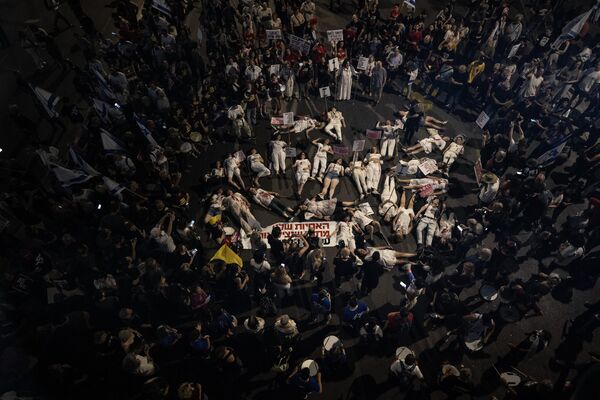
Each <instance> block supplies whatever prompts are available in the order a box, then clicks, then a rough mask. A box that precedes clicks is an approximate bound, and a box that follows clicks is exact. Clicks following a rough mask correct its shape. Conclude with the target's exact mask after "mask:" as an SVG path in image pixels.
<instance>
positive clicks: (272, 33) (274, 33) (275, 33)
mask: <svg viewBox="0 0 600 400" xmlns="http://www.w3.org/2000/svg"><path fill="white" fill-rule="evenodd" d="M265 32H266V34H267V39H269V40H276V39H281V38H282V36H281V29H265Z"/></svg>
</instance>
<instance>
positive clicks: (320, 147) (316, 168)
mask: <svg viewBox="0 0 600 400" xmlns="http://www.w3.org/2000/svg"><path fill="white" fill-rule="evenodd" d="M327 151H331V146H330V145H328V144H323V143H317V153H316V154H315V158H314V159H313V168H312V174H311V176H312V177H313V178H315V177H316V176H320V177H323V175H324V174H325V169H326V168H327V154H328V153H327Z"/></svg>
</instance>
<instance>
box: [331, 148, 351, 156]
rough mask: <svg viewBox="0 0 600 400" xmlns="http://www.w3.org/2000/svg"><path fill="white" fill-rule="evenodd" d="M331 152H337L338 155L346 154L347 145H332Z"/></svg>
mask: <svg viewBox="0 0 600 400" xmlns="http://www.w3.org/2000/svg"><path fill="white" fill-rule="evenodd" d="M333 153H334V154H339V155H342V156H343V155H346V154H348V147H347V146H333Z"/></svg>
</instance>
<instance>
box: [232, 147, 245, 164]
mask: <svg viewBox="0 0 600 400" xmlns="http://www.w3.org/2000/svg"><path fill="white" fill-rule="evenodd" d="M233 157H234V158H236V159H237V160H238V161H239V162H244V160H245V159H246V155H245V154H244V151H243V150H240V151H238V152H237V153H235V154H234V155H233Z"/></svg>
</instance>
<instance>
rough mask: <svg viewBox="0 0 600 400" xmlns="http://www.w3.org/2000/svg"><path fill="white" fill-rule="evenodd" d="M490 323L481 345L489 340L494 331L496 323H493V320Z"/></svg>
mask: <svg viewBox="0 0 600 400" xmlns="http://www.w3.org/2000/svg"><path fill="white" fill-rule="evenodd" d="M490 322H491V325H490V328H489V329H488V331H487V333H486V334H485V337H484V338H483V343H487V342H488V341H489V340H490V337H491V336H492V334H493V333H494V331H495V330H496V323H495V322H494V320H491V321H490Z"/></svg>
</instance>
